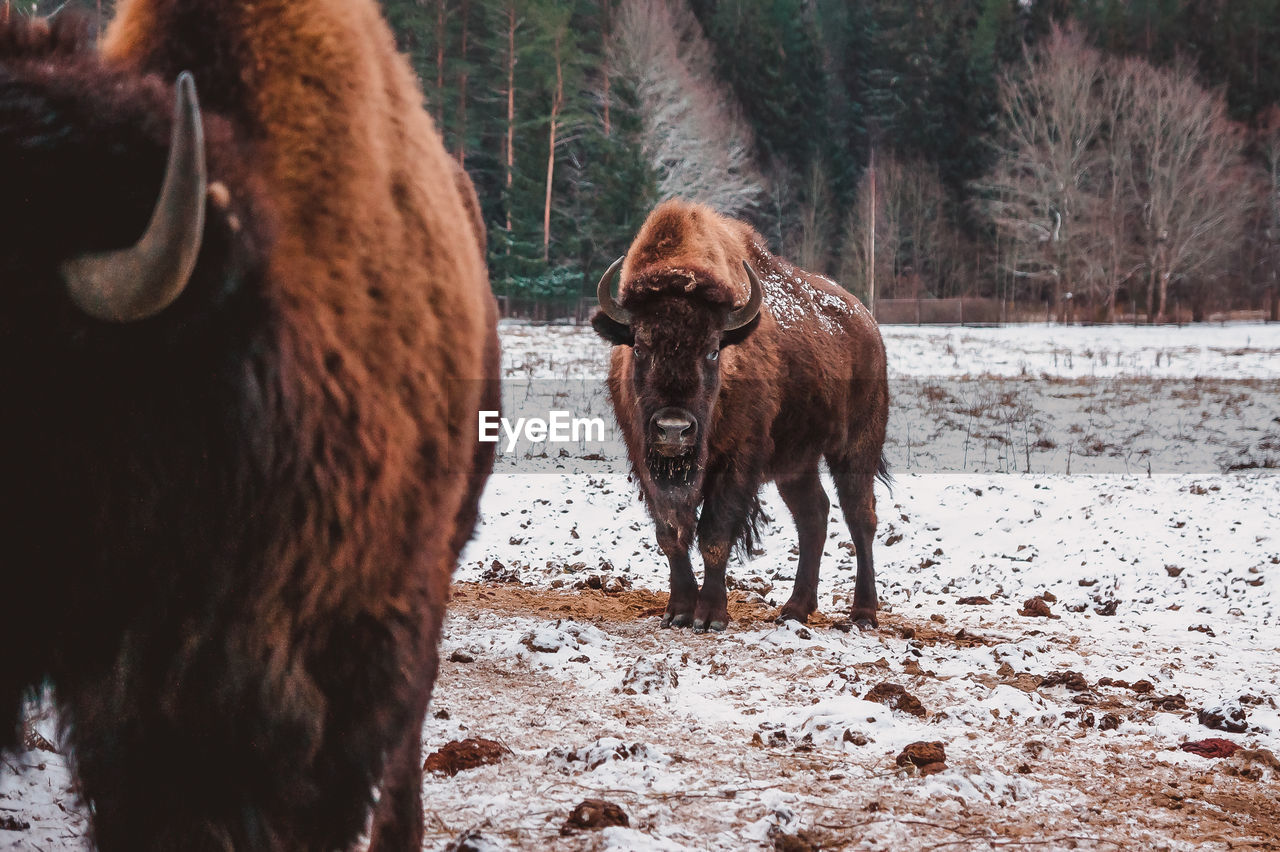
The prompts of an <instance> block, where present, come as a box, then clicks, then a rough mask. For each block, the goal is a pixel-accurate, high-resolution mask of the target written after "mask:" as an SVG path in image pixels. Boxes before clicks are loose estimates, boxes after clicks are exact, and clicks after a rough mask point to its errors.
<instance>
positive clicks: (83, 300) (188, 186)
mask: <svg viewBox="0 0 1280 852" xmlns="http://www.w3.org/2000/svg"><path fill="white" fill-rule="evenodd" d="M175 88H176V90H177V93H176V97H175V103H174V108H173V133H172V136H171V138H170V141H169V162H168V165H167V166H166V167H165V174H164V183H163V184H162V185H161V187H160V198H159V199H158V200H157V201H156V206H155V209H154V210H153V211H152V213H151V221H150V222H149V223H148V224H147V230H146V232H145V233H143V235H142V238H141V239H139V240H138V242H137V243H135V244H134V245H132V246H130V247H129V248H125V249H120V250H118V251H108V252H100V253H93V254H85V255H81V256H79V257H75V258H72V259H70V260H68V261H65V262H64V263H63V264H62V274H63V277H64V279H65V280H66V284H67V294H68V295H69V296H70V297H71V301H72V302H74V303H75V304H76V307H78V308H80V310H82V311H84V312H85V313H87V314H88V315H89V316H91V317H94V318H96V319H100V320H105V321H108V322H133V321H134V320H141V319H146V318H147V317H150V316H154V315H155V314H158V313H159V312H160V311H162V310H164V309H165V308H167V307H169V305H171V304H173V301H174V300H175V299H177V298H178V296H180V295H181V294H182V291H183V289H184V288H185V287H186V286H187V282H188V280H190V278H191V272H192V270H193V269H194V268H195V265H196V255H198V254H199V252H200V240H201V237H202V235H203V233H204V205H205V192H206V181H207V178H206V175H205V161H204V128H203V125H202V123H201V120H200V105H199V104H198V103H197V102H196V86H195V81H194V80H193V79H192V77H191V74H190V73H188V72H185V71H184V72H183V73H182V74H181V75H179V77H178V83H177V86H176V87H175Z"/></svg>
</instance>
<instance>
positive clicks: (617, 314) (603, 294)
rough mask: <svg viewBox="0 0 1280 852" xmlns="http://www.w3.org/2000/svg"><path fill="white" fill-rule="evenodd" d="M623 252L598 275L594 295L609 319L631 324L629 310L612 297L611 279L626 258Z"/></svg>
mask: <svg viewBox="0 0 1280 852" xmlns="http://www.w3.org/2000/svg"><path fill="white" fill-rule="evenodd" d="M626 259H627V256H626V255H625V254H624V255H623V256H622V257H620V258H618V259H617V260H615V261H614V262H613V265H612V266H610V267H609V268H608V269H606V270H605V271H604V275H602V276H601V277H600V283H599V284H598V285H597V286H596V297H597V298H598V299H599V300H600V310H602V311H604V312H605V315H606V316H608V317H609V319H611V320H613V321H614V322H616V323H620V324H621V325H631V311H628V310H626V309H625V308H623V307H622V306H621V305H619V304H618V303H617V302H616V301H614V299H613V279H614V278H615V277H616V276H617V274H618V270H619V269H621V268H622V261H624V260H626Z"/></svg>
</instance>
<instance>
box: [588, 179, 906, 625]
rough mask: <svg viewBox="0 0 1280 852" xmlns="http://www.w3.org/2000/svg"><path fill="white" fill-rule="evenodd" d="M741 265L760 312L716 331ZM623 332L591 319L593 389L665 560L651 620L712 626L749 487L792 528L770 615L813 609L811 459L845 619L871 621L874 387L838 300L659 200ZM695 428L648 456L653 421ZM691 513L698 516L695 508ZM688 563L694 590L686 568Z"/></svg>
mask: <svg viewBox="0 0 1280 852" xmlns="http://www.w3.org/2000/svg"><path fill="white" fill-rule="evenodd" d="M743 261H746V262H747V263H749V264H750V265H751V267H752V268H753V269H754V270H755V271H756V273H757V274H758V276H759V278H760V279H761V283H762V286H763V288H764V303H763V306H762V308H761V310H760V315H759V317H758V319H757V320H756V322H755V323H754V324H752V325H748V326H746V327H744V328H742V329H738V330H735V331H728V332H726V331H725V330H724V329H725V325H726V317H727V315H728V313H729V311H730V310H731V309H732V308H733V307H735V306H741V305H743V304H745V303H746V302H747V299H748V296H749V287H748V284H747V279H746V275H745V272H744V271H743V266H742V264H743ZM621 280H622V284H621V286H620V288H619V293H620V298H619V303H620V305H621V306H622V307H623V308H624V309H626V310H628V311H630V312H631V314H632V321H631V323H630V325H629V327H628V326H626V325H621V324H619V323H617V322H614V321H613V320H611V319H610V318H609V317H608V316H606V315H605V314H604V312H601V313H600V314H598V315H597V317H596V319H595V321H594V324H595V326H596V329H597V330H598V331H599V332H600V333H601V335H602V336H604V337H605V338H606V339H607V340H609V341H610V342H612V343H615V344H622V345H619V346H618V347H617V348H616V349H615V350H614V352H613V359H612V363H611V366H610V372H609V390H610V394H611V397H612V401H613V406H614V410H615V413H616V415H617V418H618V423H619V425H620V427H621V429H622V433H623V435H624V438H625V440H626V444H627V450H628V453H629V455H630V458H631V463H632V467H633V468H634V470H635V472H636V474H637V478H638V479H639V480H640V485H641V488H642V490H643V492H644V495H645V498H646V500H647V503H648V506H649V510H650V513H651V514H652V515H653V518H654V522H655V524H656V527H657V535H658V543H659V545H660V546H661V548H662V550H663V552H664V553H665V554H666V556H667V557H668V560H669V561H670V563H671V598H670V601H669V603H668V606H667V613H666V616H665V617H664V624H674V625H677V626H679V625H683V624H689V623H692V624H693V626H694V627H695V628H697V629H707V628H710V629H723V628H724V626H725V624H726V622H727V620H728V612H727V609H726V591H725V581H724V577H725V567H726V563H727V561H728V558H729V552H730V550H731V549H732V547H733V545H735V544H738V545H741V546H743V548H742V549H744V550H747V551H749V550H750V546H751V541H752V536H753V532H754V525H755V520H756V517H757V516H758V513H759V505H758V503H757V494H758V491H759V488H760V485H761V484H762V483H764V482H767V481H769V480H774V481H776V482H777V484H778V489H779V491H780V493H781V495H782V498H783V501H784V502H785V503H786V504H787V507H788V509H790V510H791V512H792V514H793V515H794V516H795V520H796V526H797V528H798V531H799V538H800V563H799V566H798V571H797V574H796V583H795V590H794V592H793V594H792V596H791V599H790V600H788V601H787V603H786V604H785V605H784V606H783V607H782V610H781V612H780V614H779V617H780V618H795V619H799V620H801V621H803V620H805V619H806V618H807V617H808V616H809V615H810V614H811V613H812V612H813V611H814V610H815V609H816V608H817V587H818V564H819V561H820V559H821V557H822V548H823V544H824V542H825V539H826V527H827V512H828V509H829V508H830V503H829V501H828V499H827V496H826V494H825V493H824V492H823V489H822V485H821V482H820V481H819V477H818V463H819V460H820V459H822V458H825V459H826V461H827V464H828V467H829V468H830V470H831V475H832V478H833V479H834V481H835V484H836V489H837V491H838V492H839V495H840V503H841V506H842V508H843V510H844V515H845V520H846V522H847V523H848V525H849V529H850V532H851V534H852V536H853V540H854V543H855V546H856V547H857V554H858V578H857V584H856V588H855V599H854V604H853V613H852V614H853V617H854V618H855V620H858V621H859V622H861V623H864V624H868V625H870V624H874V623H875V611H876V593H875V573H874V566H873V562H872V558H871V545H872V540H873V538H874V535H875V528H876V516H875V496H874V490H873V486H874V478H875V476H876V475H877V474H879V475H880V476H881V477H882V478H887V472H886V469H885V466H884V462H883V459H882V457H881V449H882V447H883V445H884V438H885V429H886V425H887V423H888V403H889V391H888V380H887V375H886V365H885V353H884V345H883V343H882V342H881V340H880V333H879V331H878V329H877V328H876V324H875V321H874V320H873V319H872V318H871V315H870V314H869V313H868V312H867V311H866V309H865V308H863V307H862V305H861V303H860V302H858V300H857V299H855V298H854V297H853V296H851V295H850V294H849V293H848V292H846V291H845V290H843V289H842V288H840V287H838V286H837V285H835V284H834V283H832V282H830V281H828V280H827V279H825V278H822V277H821V276H818V275H812V274H810V273H807V272H804V271H803V270H800V269H797V268H795V267H793V266H791V265H790V264H788V263H787V262H786V261H785V260H782V259H781V258H776V257H774V256H773V255H771V254H770V253H769V252H768V251H767V250H766V249H765V248H764V244H763V240H761V239H760V237H759V235H757V234H756V233H755V232H754V231H752V230H751V228H750V227H749V226H747V225H745V224H743V223H742V222H737V221H733V220H730V219H726V218H724V217H722V216H720V215H718V214H717V213H715V212H714V211H712V210H710V209H709V208H707V207H703V206H700V205H693V204H687V203H683V202H679V201H670V202H667V203H665V204H663V205H661V206H659V207H658V208H657V209H656V210H654V211H653V213H651V214H650V216H649V218H648V220H647V221H646V222H645V223H644V225H643V226H642V227H641V229H640V233H639V234H638V235H637V236H636V239H635V241H634V242H633V243H632V245H631V248H630V250H629V251H628V252H627V259H626V262H625V263H624V264H623V267H622V272H621ZM673 408H674V409H678V410H679V411H681V412H684V413H686V414H688V415H690V417H691V419H692V420H693V421H694V422H695V425H694V426H693V429H694V430H696V436H697V441H696V444H694V445H693V446H691V447H689V449H688V452H687V453H686V454H684V455H680V456H677V457H671V456H670V455H669V454H663V453H661V452H657V451H656V450H655V448H658V447H659V446H660V443H661V442H660V441H657V435H656V433H655V425H654V423H655V420H654V418H655V417H656V416H658V413H660V412H663V411H670V410H672V409H673ZM699 507H700V511H699ZM695 537H696V539H697V541H698V543H699V547H700V550H701V552H702V557H703V565H704V572H705V577H704V582H703V585H702V588H701V590H699V588H698V585H697V581H696V579H695V578H694V575H693V570H692V565H691V563H690V560H689V549H690V547H691V546H692V544H693V542H694V540H695Z"/></svg>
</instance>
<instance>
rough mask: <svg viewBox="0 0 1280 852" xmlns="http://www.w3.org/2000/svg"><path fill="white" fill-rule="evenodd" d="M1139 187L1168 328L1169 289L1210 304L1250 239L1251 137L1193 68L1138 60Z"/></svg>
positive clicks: (1134, 72) (1155, 309)
mask: <svg viewBox="0 0 1280 852" xmlns="http://www.w3.org/2000/svg"><path fill="white" fill-rule="evenodd" d="M1125 65H1126V71H1127V73H1128V74H1130V75H1131V76H1132V79H1133V98H1132V100H1131V103H1130V108H1129V112H1128V116H1127V119H1126V121H1127V122H1128V123H1130V125H1131V132H1130V133H1129V134H1128V136H1129V138H1130V139H1131V140H1132V142H1133V151H1134V164H1133V168H1132V170H1131V173H1130V174H1131V187H1132V192H1133V195H1134V197H1135V200H1136V202H1137V205H1138V209H1139V210H1140V211H1141V215H1140V219H1139V221H1140V223H1141V228H1140V231H1139V239H1140V244H1141V246H1142V250H1143V255H1144V259H1145V262H1146V267H1147V275H1148V279H1147V280H1148V289H1147V315H1148V319H1149V321H1151V322H1161V321H1162V320H1163V319H1164V315H1165V311H1166V308H1167V301H1168V293H1169V285H1170V283H1171V282H1173V281H1181V282H1182V283H1183V286H1184V288H1185V289H1186V291H1187V292H1188V294H1189V296H1190V297H1191V299H1192V301H1193V304H1197V303H1199V304H1202V303H1203V300H1204V299H1205V298H1207V297H1208V296H1209V295H1210V294H1211V292H1212V288H1213V286H1214V280H1215V279H1216V278H1218V277H1219V275H1220V274H1221V272H1222V270H1223V269H1224V268H1225V267H1226V266H1227V259H1228V258H1229V257H1230V256H1232V255H1234V254H1236V253H1238V252H1239V251H1240V247H1241V244H1242V239H1243V231H1244V223H1245V218H1246V216H1247V213H1248V208H1249V201H1248V197H1247V196H1248V193H1247V192H1246V191H1244V190H1245V187H1247V185H1248V181H1247V180H1246V178H1245V177H1244V175H1243V161H1242V152H1243V149H1244V131H1243V128H1241V127H1240V126H1239V125H1237V124H1235V123H1234V122H1232V121H1230V120H1229V119H1228V117H1227V107H1226V100H1225V98H1224V97H1223V96H1222V94H1221V93H1220V92H1208V91H1205V90H1204V89H1203V88H1201V87H1200V86H1199V85H1198V84H1197V83H1196V80H1195V77H1194V76H1193V74H1192V73H1191V72H1190V70H1188V69H1186V68H1174V69H1161V68H1153V67H1152V66H1150V65H1148V64H1147V63H1145V62H1143V61H1142V60H1138V59H1131V60H1128V61H1127V62H1126V63H1125Z"/></svg>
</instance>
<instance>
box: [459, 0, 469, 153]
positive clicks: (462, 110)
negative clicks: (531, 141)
mask: <svg viewBox="0 0 1280 852" xmlns="http://www.w3.org/2000/svg"><path fill="white" fill-rule="evenodd" d="M470 9H471V3H470V0H462V52H461V53H460V54H459V56H460V57H461V59H462V71H461V72H459V73H458V163H459V164H460V165H462V166H465V165H466V164H467V12H469V11H470Z"/></svg>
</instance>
